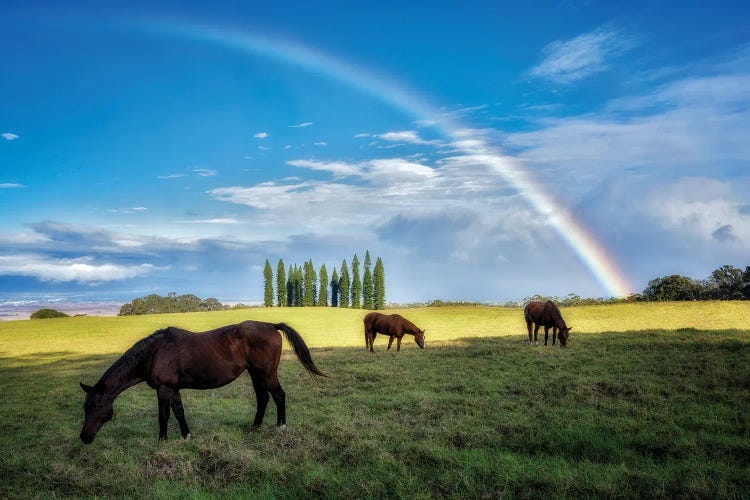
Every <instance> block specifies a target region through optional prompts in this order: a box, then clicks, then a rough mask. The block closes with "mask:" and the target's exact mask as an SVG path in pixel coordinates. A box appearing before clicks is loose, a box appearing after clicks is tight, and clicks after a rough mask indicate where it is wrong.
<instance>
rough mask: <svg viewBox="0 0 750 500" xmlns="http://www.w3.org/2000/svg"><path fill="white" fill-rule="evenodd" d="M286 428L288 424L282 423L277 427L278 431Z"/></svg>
mask: <svg viewBox="0 0 750 500" xmlns="http://www.w3.org/2000/svg"><path fill="white" fill-rule="evenodd" d="M285 430H286V424H282V425H280V426H278V427H276V432H284V431H285Z"/></svg>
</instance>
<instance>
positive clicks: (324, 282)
mask: <svg viewBox="0 0 750 500" xmlns="http://www.w3.org/2000/svg"><path fill="white" fill-rule="evenodd" d="M318 276H320V280H319V283H320V290H318V305H319V306H323V307H325V306H327V305H328V271H327V270H326V265H325V264H323V265H322V266H320V273H318Z"/></svg>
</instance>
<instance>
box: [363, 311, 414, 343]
mask: <svg viewBox="0 0 750 500" xmlns="http://www.w3.org/2000/svg"><path fill="white" fill-rule="evenodd" d="M378 333H380V334H382V335H388V336H389V337H390V338H389V339H388V349H387V350H390V349H391V345H392V344H393V339H394V338H395V339H396V350H397V351H400V350H401V339H402V338H403V336H404V334H406V333H408V334H410V335H414V340H415V341H416V342H417V345H419V347H420V349H424V330H420V329H419V328H417V326H416V325H415V324H414V323H412V322H411V321H409V320H408V319H406V318H404V317H403V316H400V315H398V314H380V313H376V312H372V313H370V314H368V315H367V316H365V349H368V348H369V349H370V352H375V351H374V350H373V348H372V344H373V342H374V341H375V336H376V335H377V334H378Z"/></svg>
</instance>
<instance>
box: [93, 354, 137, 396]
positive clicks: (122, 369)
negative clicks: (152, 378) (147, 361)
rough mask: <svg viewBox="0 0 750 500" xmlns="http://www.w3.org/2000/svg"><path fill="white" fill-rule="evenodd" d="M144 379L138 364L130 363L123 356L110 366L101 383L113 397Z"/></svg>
mask: <svg viewBox="0 0 750 500" xmlns="http://www.w3.org/2000/svg"><path fill="white" fill-rule="evenodd" d="M142 381H143V377H142V376H141V374H140V367H139V366H138V364H133V363H128V362H127V361H125V358H124V357H122V358H120V359H118V360H117V361H115V363H114V364H113V365H112V366H110V367H109V369H108V370H107V371H106V372H105V373H104V375H102V378H101V379H100V380H99V383H101V384H103V385H104V386H105V387H106V388H107V392H108V393H110V394H111V395H112V398H116V397H117V396H118V395H119V394H120V393H121V392H122V391H124V390H125V389H128V388H130V387H133V386H134V385H135V384H137V383H139V382H142Z"/></svg>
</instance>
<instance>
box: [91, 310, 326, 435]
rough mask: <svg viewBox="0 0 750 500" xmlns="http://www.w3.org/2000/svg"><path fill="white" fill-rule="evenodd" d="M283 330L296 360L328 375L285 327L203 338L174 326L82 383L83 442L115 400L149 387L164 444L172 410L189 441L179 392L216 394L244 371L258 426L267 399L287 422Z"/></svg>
mask: <svg viewBox="0 0 750 500" xmlns="http://www.w3.org/2000/svg"><path fill="white" fill-rule="evenodd" d="M277 330H281V331H282V332H284V334H285V335H286V338H287V340H288V341H289V343H290V344H291V345H292V347H293V348H294V352H295V353H296V354H297V358H298V359H299V361H300V362H301V363H302V365H303V366H304V367H305V368H306V369H307V371H309V372H310V373H311V374H314V375H320V376H324V377H325V376H326V375H324V374H323V373H321V372H320V371H319V370H318V369H317V368H316V367H315V364H314V363H313V360H312V358H311V356H310V351H309V350H308V349H307V345H305V342H304V341H303V340H302V337H301V336H300V334H299V333H297V332H296V331H295V330H294V329H293V328H292V327H290V326H289V325H286V324H284V323H278V324H272V323H262V322H259V321H245V322H243V323H240V324H237V325H229V326H224V327H221V328H217V329H215V330H211V331H208V332H203V333H193V332H189V331H187V330H182V329H179V328H175V327H169V328H165V329H163V330H159V331H156V332H154V333H153V334H151V335H150V336H148V337H146V338H144V339H141V340H139V341H138V342H136V343H135V345H133V347H131V348H130V349H128V350H127V352H126V353H125V354H123V355H122V357H120V359H118V360H117V361H115V362H114V364H113V365H112V366H110V367H109V369H108V370H107V371H106V372H104V375H102V378H101V379H99V381H98V382H97V383H96V384H95V385H94V386H93V387H91V386H88V385H86V384H84V383H81V388H82V389H83V390H84V391H85V392H86V402H85V403H84V406H83V408H84V410H85V412H86V416H85V420H84V422H83V428H82V429H81V440H82V441H83V442H84V443H86V444H89V443H91V442H92V441H94V437H95V436H96V433H97V432H98V431H99V429H100V428H101V427H102V425H104V424H105V423H106V422H108V421H109V420H110V419H111V418H112V415H113V413H114V412H113V403H114V401H115V398H117V396H119V395H120V393H121V392H122V391H124V390H125V389H127V388H129V387H132V386H134V385H135V384H138V383H140V382H144V381H145V382H146V383H147V384H148V385H149V386H150V387H151V388H152V389H156V395H157V398H158V400H159V439H160V440H162V439H166V437H167V421H168V420H169V409H170V407H171V408H172V411H173V412H174V415H175V417H176V418H177V422H179V424H180V432H181V433H182V437H183V438H188V437H189V436H190V429H189V428H188V425H187V422H186V421H185V412H184V410H183V408H182V399H181V398H180V389H213V388H216V387H221V386H223V385H226V384H228V383H230V382H231V381H233V380H234V379H236V378H237V377H239V376H240V375H241V374H242V373H243V372H244V371H245V370H247V371H248V372H249V373H250V377H251V378H252V381H253V388H254V389H255V397H256V399H257V403H258V407H257V410H256V413H255V420H254V421H253V427H258V426H260V425H261V423H262V422H263V416H264V415H265V413H266V405H267V404H268V397H269V396H268V394H269V393H270V394H271V397H273V401H274V403H276V417H277V419H276V425H278V426H279V427H281V426H284V425H285V423H286V408H285V404H284V397H285V395H284V390H283V389H282V388H281V384H279V379H278V378H277V376H276V370H277V368H278V366H279V360H280V359H281V335H280V334H279V332H278V331H277Z"/></svg>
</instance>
